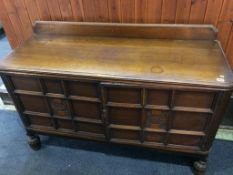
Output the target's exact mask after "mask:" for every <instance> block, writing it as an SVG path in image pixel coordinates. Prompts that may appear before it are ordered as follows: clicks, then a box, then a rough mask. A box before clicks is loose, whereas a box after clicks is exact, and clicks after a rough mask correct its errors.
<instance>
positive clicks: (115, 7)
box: [108, 0, 121, 22]
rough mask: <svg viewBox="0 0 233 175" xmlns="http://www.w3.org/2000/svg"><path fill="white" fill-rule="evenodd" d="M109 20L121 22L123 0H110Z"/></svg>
mask: <svg viewBox="0 0 233 175" xmlns="http://www.w3.org/2000/svg"><path fill="white" fill-rule="evenodd" d="M108 9H109V21H110V22H121V1H120V0H108Z"/></svg>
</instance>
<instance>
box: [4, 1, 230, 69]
mask: <svg viewBox="0 0 233 175" xmlns="http://www.w3.org/2000/svg"><path fill="white" fill-rule="evenodd" d="M3 3H4V6H2V7H4V8H5V10H4V12H2V14H4V15H5V16H7V17H4V26H6V27H5V28H6V29H5V30H10V29H9V26H12V27H13V29H11V30H14V31H15V32H14V33H15V36H16V38H17V40H18V42H17V41H16V39H13V38H11V39H10V38H9V40H10V44H11V46H12V47H13V48H14V47H16V46H17V45H18V44H20V43H23V42H24V41H25V40H26V39H27V38H28V35H29V34H30V30H31V29H29V28H30V25H29V24H28V19H27V18H26V15H27V14H28V16H29V19H30V22H31V24H33V22H34V21H35V20H56V21H62V20H65V21H92V22H94V21H96V22H123V23H127V22H129V23H161V22H162V23H179V24H186V23H190V24H193V23H198V24H203V23H206V24H213V25H215V26H220V27H221V26H222V25H218V24H219V23H220V22H224V21H225V22H231V20H232V16H233V15H232V14H233V13H232V11H233V10H232V9H233V0H22V1H19V0H9V1H6V0H3ZM16 3H17V8H16V6H15V4H16ZM12 4H13V8H12ZM5 12H6V13H5ZM21 23H23V25H22V24H21ZM24 25H25V26H24ZM28 26H29V27H28ZM224 26H226V25H224ZM7 28H8V29H7ZM224 28H226V27H224ZM220 30H221V32H220V33H221V34H219V36H221V38H225V37H222V35H225V34H223V32H222V31H223V29H222V27H221V28H220ZM7 33H8V34H7V35H8V36H9V37H10V34H9V33H10V32H7ZM22 34H23V35H22ZM225 40H229V37H228V38H225V39H224V40H222V39H221V41H223V42H224V43H223V45H224V46H225V43H227V42H228V41H225ZM232 66H233V65H232Z"/></svg>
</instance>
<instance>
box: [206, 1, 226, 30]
mask: <svg viewBox="0 0 233 175" xmlns="http://www.w3.org/2000/svg"><path fill="white" fill-rule="evenodd" d="M222 5H223V0H208V4H207V8H206V13H205V19H204V23H206V24H213V25H215V26H216V25H217V23H218V17H219V15H220V12H221V9H222Z"/></svg>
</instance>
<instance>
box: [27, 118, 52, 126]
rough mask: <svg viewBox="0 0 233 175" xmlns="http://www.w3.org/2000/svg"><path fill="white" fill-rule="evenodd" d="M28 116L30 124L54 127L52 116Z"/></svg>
mask: <svg viewBox="0 0 233 175" xmlns="http://www.w3.org/2000/svg"><path fill="white" fill-rule="evenodd" d="M26 117H27V118H28V119H29V121H30V125H38V126H47V127H52V122H51V119H50V118H47V117H41V116H35V115H26Z"/></svg>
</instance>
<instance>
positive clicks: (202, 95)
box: [175, 91, 215, 109]
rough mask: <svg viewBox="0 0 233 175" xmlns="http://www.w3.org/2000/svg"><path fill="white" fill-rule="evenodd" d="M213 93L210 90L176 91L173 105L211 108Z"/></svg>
mask: <svg viewBox="0 0 233 175" xmlns="http://www.w3.org/2000/svg"><path fill="white" fill-rule="evenodd" d="M214 95H215V93H211V92H188V91H184V92H183V91H177V92H176V95H175V106H183V107H194V108H208V109H209V108H211V107H212V103H213V99H214Z"/></svg>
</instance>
